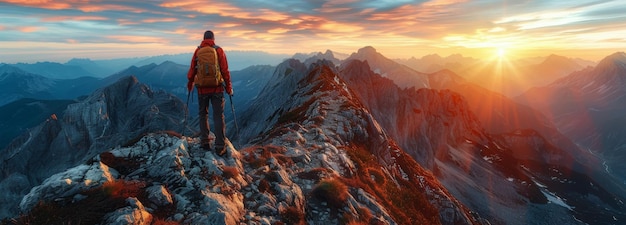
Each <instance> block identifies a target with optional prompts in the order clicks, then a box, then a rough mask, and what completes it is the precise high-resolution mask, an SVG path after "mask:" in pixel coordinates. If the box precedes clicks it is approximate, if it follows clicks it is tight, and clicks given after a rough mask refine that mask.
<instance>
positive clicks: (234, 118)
mask: <svg viewBox="0 0 626 225" xmlns="http://www.w3.org/2000/svg"><path fill="white" fill-rule="evenodd" d="M228 98H230V109H231V111H233V121H234V122H235V131H236V132H237V133H236V137H239V125H237V115H235V105H234V104H233V96H232V95H228Z"/></svg>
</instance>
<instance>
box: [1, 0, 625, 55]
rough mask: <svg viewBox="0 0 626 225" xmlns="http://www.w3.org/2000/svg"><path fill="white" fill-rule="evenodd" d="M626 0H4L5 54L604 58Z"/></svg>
mask: <svg viewBox="0 0 626 225" xmlns="http://www.w3.org/2000/svg"><path fill="white" fill-rule="evenodd" d="M624 12H626V1H623V0H615V1H610V0H607V1H605V0H595V1H590V0H576V1H567V0H537V1H532V0H511V1H505V0H499V1H497V0H476V1H473V0H431V1H409V0H371V1H359V0H332V1H330V0H329V1H326V0H281V1H270V0H228V1H226V0H219V1H205V0H164V1H157V0H145V1H123V0H115V1H105V0H0V15H1V16H0V62H5V63H15V62H35V61H53V62H54V61H56V62H66V61H67V60H69V59H71V58H91V59H111V58H125V57H140V56H153V55H163V54H178V53H187V52H191V51H193V50H194V49H195V47H196V46H197V45H198V44H199V43H200V41H201V39H202V37H203V36H202V35H203V33H204V31H205V30H212V31H214V33H215V36H216V37H215V39H216V43H217V44H218V45H220V46H221V47H223V48H224V49H225V51H226V53H227V54H228V51H229V50H230V51H235V50H236V51H264V52H269V53H277V54H294V53H310V52H324V51H326V50H327V49H330V50H332V51H335V52H339V53H345V54H350V53H352V52H356V51H357V50H358V49H360V48H362V47H365V46H373V47H374V48H376V49H377V51H378V52H380V53H382V54H383V55H385V56H387V57H389V58H395V59H407V58H410V57H416V58H420V57H422V56H425V55H429V54H439V55H440V56H447V55H450V54H462V55H464V56H470V57H476V58H480V57H489V56H492V55H495V54H498V52H499V54H501V55H506V56H508V57H517V58H522V57H538V56H547V55H550V54H557V55H563V56H567V57H577V58H583V59H588V60H594V61H597V60H600V59H602V58H603V57H605V56H608V55H610V54H612V53H614V52H618V51H624V50H626V13H624Z"/></svg>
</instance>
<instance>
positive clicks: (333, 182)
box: [312, 178, 348, 209]
mask: <svg viewBox="0 0 626 225" xmlns="http://www.w3.org/2000/svg"><path fill="white" fill-rule="evenodd" d="M312 194H313V196H315V197H317V198H318V199H319V200H321V201H325V202H327V203H328V205H329V206H331V207H334V208H336V209H339V208H342V207H344V206H345V204H346V200H347V199H348V186H346V185H345V184H344V183H343V182H342V181H341V180H339V179H337V178H328V179H323V180H321V181H320V182H319V183H318V184H317V185H316V186H315V188H313V190H312Z"/></svg>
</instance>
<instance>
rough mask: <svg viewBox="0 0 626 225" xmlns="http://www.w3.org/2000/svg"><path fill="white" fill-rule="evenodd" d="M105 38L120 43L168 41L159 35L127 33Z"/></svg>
mask: <svg viewBox="0 0 626 225" xmlns="http://www.w3.org/2000/svg"><path fill="white" fill-rule="evenodd" d="M106 38H109V39H113V40H114V42H121V43H168V42H169V41H168V40H167V39H164V38H160V37H152V36H137V35H134V36H129V35H109V36H106Z"/></svg>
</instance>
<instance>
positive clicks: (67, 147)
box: [0, 77, 184, 215]
mask: <svg viewBox="0 0 626 225" xmlns="http://www.w3.org/2000/svg"><path fill="white" fill-rule="evenodd" d="M183 107H184V106H183V103H182V102H181V101H180V100H179V99H178V98H176V97H174V96H172V95H170V94H167V93H164V92H153V91H152V90H150V89H149V88H148V87H147V86H146V85H144V84H140V83H139V82H138V81H137V79H136V78H135V77H126V78H123V79H120V80H119V81H118V82H116V83H114V84H113V85H110V86H107V87H105V88H102V89H99V90H97V91H95V92H94V93H93V94H91V95H90V96H88V97H87V98H85V99H83V100H81V101H80V102H78V103H74V104H70V105H68V107H67V109H65V111H64V112H63V117H62V118H59V117H56V116H51V117H50V118H49V119H48V120H46V121H44V122H42V123H41V124H40V125H39V126H37V127H34V128H32V129H30V130H29V132H28V133H25V134H23V135H22V136H20V137H18V138H16V139H15V140H13V141H12V142H11V144H9V146H7V148H6V149H4V150H3V151H2V154H0V162H1V165H2V168H0V169H1V173H0V180H2V181H1V182H0V189H2V190H3V193H4V196H5V197H6V196H9V195H11V196H13V197H15V196H19V194H24V191H27V190H28V188H30V187H32V186H34V185H37V184H39V183H41V182H42V181H43V180H44V179H45V178H47V177H48V176H50V175H51V174H54V173H57V172H59V171H62V170H64V169H66V168H68V167H72V166H75V165H77V164H80V163H82V162H85V160H87V159H90V158H92V157H93V156H94V155H97V154H98V153H100V152H102V151H104V150H106V149H107V148H110V147H114V146H117V145H122V144H124V143H126V142H128V141H129V140H131V139H132V138H135V137H137V136H139V135H140V134H142V133H146V132H152V131H158V130H177V131H179V130H182V125H181V124H182V122H183V118H184V108H183ZM9 178H10V179H9ZM14 179H17V180H22V179H23V180H25V182H19V183H15V182H11V181H12V180H14ZM15 187H25V188H21V189H20V188H17V189H16V188H15ZM13 197H10V198H2V199H0V200H2V201H3V202H2V204H0V205H2V215H6V214H7V213H11V212H13V213H14V212H15V210H16V207H14V205H15V202H14V201H15V199H14V198H13Z"/></svg>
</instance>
